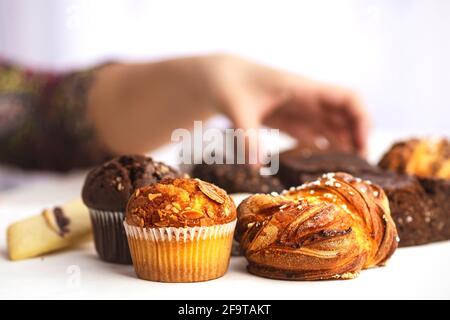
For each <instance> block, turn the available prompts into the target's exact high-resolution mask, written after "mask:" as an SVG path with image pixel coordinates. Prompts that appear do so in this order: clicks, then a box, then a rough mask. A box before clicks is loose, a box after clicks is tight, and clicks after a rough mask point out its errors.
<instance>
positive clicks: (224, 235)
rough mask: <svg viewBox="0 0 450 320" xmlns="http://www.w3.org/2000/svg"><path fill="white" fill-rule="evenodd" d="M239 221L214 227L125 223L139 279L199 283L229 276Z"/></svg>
mask: <svg viewBox="0 0 450 320" xmlns="http://www.w3.org/2000/svg"><path fill="white" fill-rule="evenodd" d="M235 225H236V221H233V222H230V223H227V224H223V225H215V226H211V227H187V228H173V227H166V228H140V227H135V226H130V225H128V224H127V223H126V222H124V226H125V231H126V234H127V237H128V243H129V245H130V251H131V256H132V259H133V265H134V269H135V271H136V274H137V275H138V277H139V278H141V279H145V280H152V281H161V282H196V281H206V280H211V279H216V278H219V277H221V276H223V275H224V274H225V272H226V271H227V269H228V264H229V261H230V253H231V244H232V240H233V232H234V227H235Z"/></svg>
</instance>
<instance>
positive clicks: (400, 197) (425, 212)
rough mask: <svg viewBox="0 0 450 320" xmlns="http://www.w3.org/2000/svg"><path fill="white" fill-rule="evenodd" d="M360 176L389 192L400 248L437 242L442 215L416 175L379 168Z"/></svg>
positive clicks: (387, 193)
mask: <svg viewBox="0 0 450 320" xmlns="http://www.w3.org/2000/svg"><path fill="white" fill-rule="evenodd" d="M361 178H363V179H367V180H369V181H371V182H373V183H376V184H378V185H379V186H381V187H382V188H383V190H384V192H385V193H386V195H387V197H388V199H389V206H390V209H391V215H392V218H393V219H394V221H395V224H396V226H397V231H398V235H399V237H400V243H399V246H400V247H407V246H413V245H419V244H425V243H429V242H433V241H437V239H436V233H441V232H442V231H440V230H439V229H436V227H438V226H441V222H440V221H441V219H442V217H440V215H439V214H438V211H439V210H437V208H436V206H435V205H434V202H433V201H432V199H431V198H430V197H429V195H428V194H427V193H426V192H425V190H424V189H423V187H422V186H421V185H420V183H419V182H418V181H417V179H416V178H415V177H413V176H408V175H404V174H396V173H393V172H387V171H379V172H378V173H372V174H367V173H366V174H363V175H362V176H361Z"/></svg>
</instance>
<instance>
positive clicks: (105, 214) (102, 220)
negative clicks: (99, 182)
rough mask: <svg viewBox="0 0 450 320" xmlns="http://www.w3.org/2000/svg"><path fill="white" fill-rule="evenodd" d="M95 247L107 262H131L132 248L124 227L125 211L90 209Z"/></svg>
mask: <svg viewBox="0 0 450 320" xmlns="http://www.w3.org/2000/svg"><path fill="white" fill-rule="evenodd" d="M89 213H90V216H91V221H92V230H93V233H94V242H95V249H96V250H97V253H98V255H99V257H100V259H102V260H104V261H107V262H114V263H120V264H131V262H132V261H131V256H130V249H129V248H128V241H127V237H126V234H125V230H124V228H123V220H124V216H125V213H124V212H118V211H117V212H115V211H100V210H94V209H89Z"/></svg>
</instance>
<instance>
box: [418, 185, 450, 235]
mask: <svg viewBox="0 0 450 320" xmlns="http://www.w3.org/2000/svg"><path fill="white" fill-rule="evenodd" d="M419 182H420V184H421V185H422V187H423V188H424V189H425V192H426V193H427V195H428V196H429V197H430V199H431V201H432V204H433V208H434V210H433V216H432V217H431V218H430V219H429V223H430V226H431V227H430V229H431V230H430V241H442V240H449V239H450V201H449V199H450V180H449V179H435V178H419Z"/></svg>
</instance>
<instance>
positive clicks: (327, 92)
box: [319, 85, 371, 156]
mask: <svg viewBox="0 0 450 320" xmlns="http://www.w3.org/2000/svg"><path fill="white" fill-rule="evenodd" d="M319 95H320V99H321V101H322V104H323V107H324V108H325V109H327V112H339V113H340V116H341V118H343V120H344V123H343V124H344V126H343V127H344V129H346V130H350V134H351V139H352V142H353V145H354V146H355V149H356V151H357V152H358V153H359V154H360V155H362V156H365V155H366V148H367V139H368V135H369V131H370V126H371V125H370V117H369V115H368V113H367V111H366V108H365V106H364V104H363V103H362V101H361V99H360V98H359V97H358V95H357V94H355V93H353V92H351V91H349V90H347V89H343V88H339V87H334V86H329V85H323V86H322V87H321V88H320V94H319Z"/></svg>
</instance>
